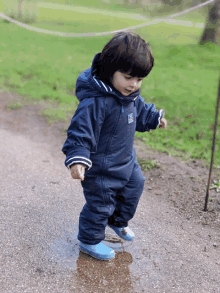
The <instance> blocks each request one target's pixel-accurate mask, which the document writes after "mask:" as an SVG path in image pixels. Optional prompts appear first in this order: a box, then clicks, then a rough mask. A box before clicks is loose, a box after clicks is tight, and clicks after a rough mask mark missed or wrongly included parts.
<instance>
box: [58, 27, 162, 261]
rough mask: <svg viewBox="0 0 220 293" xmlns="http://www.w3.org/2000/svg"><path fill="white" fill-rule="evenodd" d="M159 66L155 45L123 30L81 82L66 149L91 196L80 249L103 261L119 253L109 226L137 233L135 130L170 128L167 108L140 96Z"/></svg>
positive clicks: (126, 235) (139, 185)
mask: <svg viewBox="0 0 220 293" xmlns="http://www.w3.org/2000/svg"><path fill="white" fill-rule="evenodd" d="M153 65H154V58H153V56H152V53H151V50H150V48H149V45H148V44H147V43H146V42H145V41H144V40H143V39H142V38H141V37H140V36H138V35H136V34H134V33H131V32H120V33H118V34H116V35H115V36H113V37H112V39H111V40H110V41H109V42H108V43H107V44H106V45H105V47H104V48H103V50H102V52H101V53H98V54H97V55H95V57H94V59H93V63H92V66H91V68H89V69H87V70H85V71H83V72H82V73H81V74H80V75H79V77H78V79H77V82H76V96H77V98H78V100H79V105H78V108H77V110H76V112H75V114H74V116H73V118H72V120H71V124H70V126H69V128H68V130H67V139H66V141H65V143H64V146H63V148H62V151H63V153H64V154H65V155H66V160H65V165H66V167H67V168H69V169H70V171H71V175H72V178H73V179H80V180H81V183H82V187H83V192H84V196H85V199H86V203H85V205H84V207H83V209H82V211H81V213H80V217H79V233H78V240H79V242H80V244H79V247H80V250H81V251H83V252H84V253H87V254H89V255H91V256H93V257H95V258H98V259H101V260H110V259H112V258H114V256H115V252H114V250H113V249H111V248H110V247H108V246H106V245H104V243H102V240H104V238H105V228H106V226H107V225H108V226H109V227H110V228H112V229H113V230H114V231H115V233H116V234H117V235H118V236H120V237H121V238H123V239H124V240H127V241H131V240H133V239H134V237H135V235H134V233H133V231H132V230H131V229H130V228H129V227H128V222H129V220H131V219H132V218H133V216H134V214H135V211H136V208H137V205H138V201H139V199H140V196H141V194H142V191H143V187H144V181H145V178H144V177H143V175H142V172H141V169H140V167H139V165H138V162H137V158H136V154H135V150H134V147H133V144H134V137H135V131H140V132H144V131H149V130H150V129H156V128H157V126H159V128H165V127H166V120H165V118H163V116H164V111H163V110H160V111H157V109H156V108H155V106H154V105H153V104H149V103H145V100H144V99H143V97H141V96H140V87H141V83H142V81H143V79H144V78H145V77H146V76H147V75H148V74H149V73H150V71H151V69H152V68H153Z"/></svg>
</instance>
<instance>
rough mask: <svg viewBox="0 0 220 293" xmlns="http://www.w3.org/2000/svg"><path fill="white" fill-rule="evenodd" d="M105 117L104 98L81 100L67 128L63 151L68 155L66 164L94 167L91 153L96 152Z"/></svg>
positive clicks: (68, 165)
mask: <svg viewBox="0 0 220 293" xmlns="http://www.w3.org/2000/svg"><path fill="white" fill-rule="evenodd" d="M104 117H105V102H104V101H103V98H87V99H84V100H83V101H81V102H80V104H79V105H78V108H77V110H76V112H75V114H74V116H73V118H72V120H71V124H70V126H69V128H68V130H67V139H66V141H65V143H64V145H63V148H62V152H63V153H64V154H65V155H66V160H65V165H66V167H67V168H69V167H70V166H71V165H74V164H83V165H85V166H86V167H87V168H88V169H90V168H91V167H92V161H91V160H90V153H91V152H95V151H96V149H97V144H98V141H99V135H100V131H101V127H102V123H103V120H104Z"/></svg>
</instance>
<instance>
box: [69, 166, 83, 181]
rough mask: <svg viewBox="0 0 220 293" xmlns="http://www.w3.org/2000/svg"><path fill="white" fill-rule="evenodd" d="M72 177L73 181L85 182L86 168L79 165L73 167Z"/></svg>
mask: <svg viewBox="0 0 220 293" xmlns="http://www.w3.org/2000/svg"><path fill="white" fill-rule="evenodd" d="M71 176H72V178H73V179H81V180H82V181H83V180H84V176H85V166H83V165H80V164H77V165H74V166H73V167H71Z"/></svg>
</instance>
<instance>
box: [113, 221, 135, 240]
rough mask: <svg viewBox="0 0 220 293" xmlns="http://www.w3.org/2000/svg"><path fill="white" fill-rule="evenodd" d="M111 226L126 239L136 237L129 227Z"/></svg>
mask: <svg viewBox="0 0 220 293" xmlns="http://www.w3.org/2000/svg"><path fill="white" fill-rule="evenodd" d="M109 227H110V228H111V229H113V230H114V231H115V233H116V234H117V235H118V236H119V237H121V238H122V239H124V240H127V241H132V240H133V239H134V232H133V231H132V230H131V229H130V228H129V227H115V226H112V225H109Z"/></svg>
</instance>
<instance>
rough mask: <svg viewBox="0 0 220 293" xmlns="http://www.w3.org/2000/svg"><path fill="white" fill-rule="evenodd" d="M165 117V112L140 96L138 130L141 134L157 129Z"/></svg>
mask: <svg viewBox="0 0 220 293" xmlns="http://www.w3.org/2000/svg"><path fill="white" fill-rule="evenodd" d="M163 116H164V110H159V111H157V109H156V108H155V106H154V104H147V103H145V101H144V98H143V97H141V96H139V98H138V105H137V125H136V130H137V131H139V132H144V131H149V130H150V129H156V128H157V126H158V125H159V124H160V120H161V118H162V117H163Z"/></svg>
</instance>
